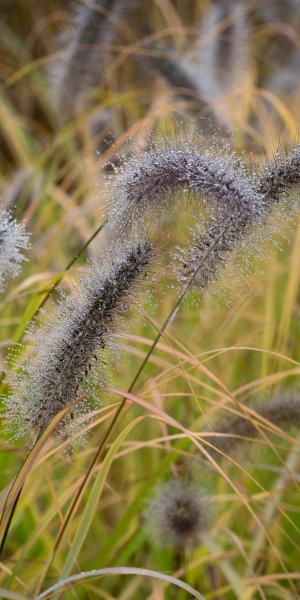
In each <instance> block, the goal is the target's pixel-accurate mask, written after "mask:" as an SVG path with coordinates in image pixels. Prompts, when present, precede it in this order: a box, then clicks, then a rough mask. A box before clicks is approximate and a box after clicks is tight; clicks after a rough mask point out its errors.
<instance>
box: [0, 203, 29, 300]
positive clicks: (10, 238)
mask: <svg viewBox="0 0 300 600" xmlns="http://www.w3.org/2000/svg"><path fill="white" fill-rule="evenodd" d="M28 248H29V235H28V233H26V231H25V227H24V225H23V224H22V223H18V222H17V221H16V220H15V219H13V218H12V216H11V214H10V213H9V212H7V211H5V210H1V209H0V292H1V291H3V289H4V285H5V283H6V280H7V278H8V277H9V276H11V277H16V276H17V275H18V274H19V273H20V270H21V263H22V262H23V261H24V260H25V257H24V254H23V250H27V249H28Z"/></svg>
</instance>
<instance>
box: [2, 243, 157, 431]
mask: <svg viewBox="0 0 300 600" xmlns="http://www.w3.org/2000/svg"><path fill="white" fill-rule="evenodd" d="M152 258H153V251H152V247H151V244H150V242H148V241H141V242H138V243H132V244H129V245H128V246H127V248H124V249H123V251H122V252H121V253H119V254H117V256H114V253H113V252H111V253H109V256H108V258H107V267H106V269H105V268H103V267H102V265H101V266H99V265H98V264H96V263H94V264H92V265H91V266H90V267H89V269H88V270H87V272H86V273H85V274H84V275H83V276H82V277H81V279H80V282H79V285H77V286H76V290H75V292H74V293H73V294H71V295H69V296H68V297H67V298H62V299H61V301H60V303H59V304H58V306H57V307H56V311H55V314H54V315H51V318H49V320H48V323H47V324H46V326H44V327H41V328H40V329H38V331H37V332H36V334H35V335H34V342H35V349H34V350H33V356H32V357H29V359H28V361H27V364H26V365H25V368H23V369H22V370H21V372H20V375H19V376H18V375H17V376H16V377H17V380H16V383H15V385H17V386H18V391H17V394H16V395H12V396H11V397H10V398H9V399H8V402H7V409H8V418H9V420H11V422H12V423H17V424H18V428H19V432H20V433H21V434H24V433H26V432H28V430H29V431H33V432H35V433H36V435H40V434H41V432H43V431H44V429H45V428H46V427H47V425H48V424H49V422H50V421H51V420H52V419H53V417H54V416H55V415H56V414H57V413H58V412H59V411H60V410H62V408H64V407H65V406H67V405H68V404H69V403H70V402H71V401H73V400H75V399H78V402H77V404H76V407H75V409H74V414H75V415H80V414H84V413H86V412H87V411H88V410H89V404H88V402H87V398H89V397H91V395H92V390H91V389H90V388H89V386H88V385H87V378H88V375H89V373H90V371H91V370H93V366H94V364H95V362H96V361H97V357H98V352H99V351H103V350H104V349H106V348H107V347H108V345H109V342H110V341H111V338H112V334H113V332H114V331H115V328H116V323H117V322H118V319H119V318H120V317H122V316H124V315H126V313H127V310H128V308H129V306H130V304H131V303H132V298H133V297H134V294H135V290H136V286H137V285H138V283H139V282H141V280H143V279H144V278H145V276H146V274H147V269H148V266H149V263H150V262H151V261H152ZM100 366H102V364H101V359H100ZM71 419H72V415H71V416H70V417H68V418H67V419H65V421H64V422H63V423H62V425H61V426H60V433H61V434H62V435H65V432H66V430H67V428H68V426H70V424H71Z"/></svg>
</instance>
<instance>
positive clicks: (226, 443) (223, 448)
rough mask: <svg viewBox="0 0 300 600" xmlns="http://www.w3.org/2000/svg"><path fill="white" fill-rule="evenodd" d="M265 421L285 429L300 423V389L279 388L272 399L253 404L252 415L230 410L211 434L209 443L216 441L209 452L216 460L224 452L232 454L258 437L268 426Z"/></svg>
mask: <svg viewBox="0 0 300 600" xmlns="http://www.w3.org/2000/svg"><path fill="white" fill-rule="evenodd" d="M256 415H257V416H256ZM259 417H261V419H260V418H259ZM264 422H268V423H270V424H271V425H275V426H276V427H279V428H281V429H282V428H286V427H293V426H295V427H299V425H300V395H299V393H297V391H295V390H289V389H287V390H285V391H283V392H278V393H277V394H276V395H275V397H274V398H273V399H272V400H270V401H268V402H266V403H265V404H261V403H260V404H254V405H252V406H251V413H249V416H248V417H247V416H242V415H238V414H228V415H227V416H226V417H224V418H223V419H221V420H220V421H219V422H217V423H216V424H215V425H214V427H213V429H214V435H213V436H212V437H209V438H208V442H209V444H212V445H213V447H214V449H213V448H208V452H209V453H210V454H211V455H213V457H214V459H216V460H220V459H221V458H223V456H222V455H223V454H225V455H226V454H227V455H230V454H232V453H233V452H234V451H235V450H236V448H237V447H238V446H239V445H240V444H241V443H243V442H246V441H247V439H249V438H257V437H258V436H259V434H260V429H262V430H265V428H266V424H265V423H264Z"/></svg>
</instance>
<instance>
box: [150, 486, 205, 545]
mask: <svg viewBox="0 0 300 600" xmlns="http://www.w3.org/2000/svg"><path fill="white" fill-rule="evenodd" d="M207 520H208V519H207V507H206V502H205V501H204V497H203V494H202V492H201V491H200V489H199V487H198V486H196V485H195V483H191V482H190V481H188V480H185V479H170V480H169V481H168V482H166V483H164V484H162V485H159V486H158V487H157V488H156V489H155V491H154V494H153V497H152V499H150V500H148V507H147V510H146V511H145V523H146V528H147V530H148V531H149V534H150V535H151V537H152V538H153V541H154V542H155V543H156V544H157V545H158V546H161V547H171V548H174V549H175V550H177V551H178V550H183V549H184V548H186V547H187V546H191V545H192V546H196V545H197V544H199V542H200V540H201V535H202V533H203V531H204V530H205V529H206V527H207Z"/></svg>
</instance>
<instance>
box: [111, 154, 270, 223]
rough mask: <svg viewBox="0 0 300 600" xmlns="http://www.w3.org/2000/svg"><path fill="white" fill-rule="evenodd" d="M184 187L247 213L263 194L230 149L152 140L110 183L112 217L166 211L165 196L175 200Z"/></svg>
mask: <svg viewBox="0 0 300 600" xmlns="http://www.w3.org/2000/svg"><path fill="white" fill-rule="evenodd" d="M180 191H181V192H182V191H183V192H188V193H190V194H198V195H199V196H200V198H201V199H204V200H208V201H213V202H215V204H216V205H221V206H224V208H225V209H227V210H228V211H230V210H233V209H235V208H236V210H239V211H240V212H241V213H243V217H244V219H247V217H248V215H249V214H254V213H257V211H258V210H260V204H261V197H260V196H259V194H258V193H257V192H256V191H255V190H254V189H253V186H252V185H251V183H250V181H249V179H248V178H247V176H246V173H245V171H244V169H243V168H242V167H241V165H239V163H238V161H237V159H236V157H235V156H234V155H233V154H232V153H231V154H229V155H218V154H216V153H215V152H210V151H209V150H204V151H203V152H201V151H200V150H198V149H197V148H193V147H192V146H190V145H189V144H188V143H186V144H185V143H182V144H176V143H174V144H173V145H171V146H170V147H168V148H165V149H163V148H160V147H158V146H155V145H153V148H152V149H151V150H149V151H145V152H143V153H139V155H138V156H137V157H134V158H133V159H131V160H130V161H129V162H127V163H126V164H125V165H124V168H123V170H122V171H121V172H120V174H119V175H118V177H117V178H116V180H115V182H114V183H113V186H112V220H113V221H115V222H117V223H118V224H121V223H122V222H124V221H127V222H130V221H136V220H140V221H141V220H142V219H144V217H145V215H147V214H149V213H150V214H151V215H153V214H155V211H166V198H167V197H168V198H169V197H170V195H172V200H173V201H174V195H175V194H176V192H180ZM175 197H176V196H175Z"/></svg>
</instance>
